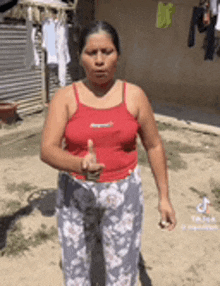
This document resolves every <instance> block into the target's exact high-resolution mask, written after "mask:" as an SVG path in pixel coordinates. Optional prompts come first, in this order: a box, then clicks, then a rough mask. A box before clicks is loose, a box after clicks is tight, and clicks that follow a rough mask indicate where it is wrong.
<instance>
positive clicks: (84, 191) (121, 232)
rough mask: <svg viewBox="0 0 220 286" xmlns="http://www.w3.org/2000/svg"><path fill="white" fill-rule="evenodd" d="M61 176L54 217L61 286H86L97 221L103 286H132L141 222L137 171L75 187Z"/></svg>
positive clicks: (141, 200)
mask: <svg viewBox="0 0 220 286" xmlns="http://www.w3.org/2000/svg"><path fill="white" fill-rule="evenodd" d="M62 174H63V175H62ZM62 174H61V175H60V182H59V186H60V188H59V190H58V192H60V194H59V195H58V202H57V208H58V210H57V215H58V233H59V239H60V242H61V245H62V250H63V267H64V268H63V271H64V274H65V275H64V276H65V285H66V286H78V285H79V286H91V281H90V262H91V251H92V245H93V242H94V241H95V239H96V236H97V233H96V231H97V230H98V229H99V225H98V224H99V223H100V218H101V227H102V228H101V230H102V241H103V251H104V257H105V262H106V286H136V285H137V274H138V264H137V262H138V259H139V252H140V245H141V226H142V217H143V192H142V188H141V179H140V173H139V171H138V169H135V171H134V172H133V173H132V174H131V175H130V176H129V177H128V178H126V179H125V180H121V181H119V182H117V183H90V182H86V183H84V182H83V183H80V182H79V180H77V181H75V180H73V179H72V178H71V177H70V176H69V175H67V174H66V173H62ZM65 176H66V177H65ZM66 178H67V179H66ZM65 180H66V182H67V184H66V187H65V188H66V189H65V192H64V185H65ZM100 214H101V217H100ZM98 217H99V218H98ZM98 221H99V222H98Z"/></svg>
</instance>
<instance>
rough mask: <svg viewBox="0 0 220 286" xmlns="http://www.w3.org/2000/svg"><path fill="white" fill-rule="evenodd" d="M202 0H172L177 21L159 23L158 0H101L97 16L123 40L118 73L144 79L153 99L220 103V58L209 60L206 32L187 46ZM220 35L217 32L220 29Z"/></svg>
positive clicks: (216, 105)
mask: <svg viewBox="0 0 220 286" xmlns="http://www.w3.org/2000/svg"><path fill="white" fill-rule="evenodd" d="M198 2H199V0H196V1H195V0H173V1H172V3H173V4H175V6H176V12H175V14H174V15H173V21H172V27H170V28H166V29H159V28H156V15H157V5H158V1H155V0H135V1H134V0H98V1H97V3H96V19H99V20H106V21H108V22H109V23H111V24H112V25H113V26H114V27H115V28H116V29H117V30H118V32H119V34H120V36H121V42H122V57H121V59H120V64H119V69H118V76H119V77H120V78H126V79H127V80H128V81H132V82H134V83H136V84H138V85H140V86H141V87H142V88H143V89H144V90H145V91H146V92H147V94H148V96H149V98H150V99H152V100H154V101H161V102H162V101H164V102H172V103H174V104H180V105H191V106H195V107H199V108H202V109H205V108H211V109H212V110H213V111H215V112H219V109H220V58H219V57H218V56H217V55H215V57H214V60H213V61H204V54H205V51H204V49H203V48H202V45H203V41H204V38H205V34H204V33H203V34H199V32H197V33H196V45H195V47H193V48H188V47H187V38H188V33H189V26H190V20H191V15H192V8H193V6H196V5H197V4H198ZM216 35H217V36H218V34H216Z"/></svg>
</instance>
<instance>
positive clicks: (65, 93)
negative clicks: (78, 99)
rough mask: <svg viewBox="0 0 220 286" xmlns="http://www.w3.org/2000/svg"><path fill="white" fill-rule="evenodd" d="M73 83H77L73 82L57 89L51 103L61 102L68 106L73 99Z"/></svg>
mask: <svg viewBox="0 0 220 286" xmlns="http://www.w3.org/2000/svg"><path fill="white" fill-rule="evenodd" d="M75 83H77V82H74V83H72V84H70V85H68V86H65V87H61V88H59V89H58V90H57V92H56V93H55V95H54V97H53V101H55V102H57V103H59V102H62V103H65V104H68V102H72V101H73V99H74V98H75V95H74V87H73V85H74V84H75Z"/></svg>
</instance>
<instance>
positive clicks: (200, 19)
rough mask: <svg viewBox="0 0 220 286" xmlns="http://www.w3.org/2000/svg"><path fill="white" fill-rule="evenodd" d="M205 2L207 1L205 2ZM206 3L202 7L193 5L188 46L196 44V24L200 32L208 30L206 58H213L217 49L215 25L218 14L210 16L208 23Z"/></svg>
mask: <svg viewBox="0 0 220 286" xmlns="http://www.w3.org/2000/svg"><path fill="white" fill-rule="evenodd" d="M204 3H205V2H204ZM204 3H203V4H202V5H201V6H200V7H193V13H192V18H191V22H190V29H189V37H188V47H193V46H194V45H195V32H196V31H195V29H196V26H197V28H198V31H199V32H200V33H203V32H206V42H207V45H206V53H205V57H204V59H205V60H213V56H214V50H215V25H216V20H217V16H216V15H215V16H212V15H211V16H210V21H209V22H208V24H207V23H206V22H205V21H204V14H205V12H206V11H207V10H206V6H204Z"/></svg>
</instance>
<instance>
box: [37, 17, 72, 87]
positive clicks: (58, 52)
mask: <svg viewBox="0 0 220 286" xmlns="http://www.w3.org/2000/svg"><path fill="white" fill-rule="evenodd" d="M42 32H43V43H42V46H43V47H44V48H45V49H46V51H47V65H50V66H51V65H54V64H56V65H58V78H59V84H60V86H65V85H66V66H67V64H68V63H69V62H70V61H71V59H70V54H69V47H68V26H67V24H65V23H63V21H58V20H57V19H56V20H53V19H52V18H50V19H48V20H46V21H45V23H44V24H43V28H42Z"/></svg>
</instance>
